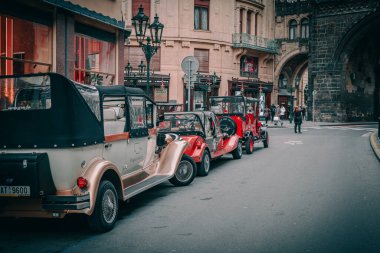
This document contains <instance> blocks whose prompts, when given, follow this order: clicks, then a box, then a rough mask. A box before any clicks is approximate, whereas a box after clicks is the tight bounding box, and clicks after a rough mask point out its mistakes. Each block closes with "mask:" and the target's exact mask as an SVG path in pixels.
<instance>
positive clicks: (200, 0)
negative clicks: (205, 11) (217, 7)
mask: <svg viewBox="0 0 380 253" xmlns="http://www.w3.org/2000/svg"><path fill="white" fill-rule="evenodd" d="M194 6H200V7H207V8H208V7H209V6H210V0H194Z"/></svg>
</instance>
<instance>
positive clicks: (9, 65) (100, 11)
mask: <svg viewBox="0 0 380 253" xmlns="http://www.w3.org/2000/svg"><path fill="white" fill-rule="evenodd" d="M120 7H121V0H115V1H108V0H93V1H86V0H70V1H67V0H66V1H65V0H29V1H21V0H12V1H9V0H2V1H1V2H0V75H12V74H28V73H38V72H57V73H60V74H62V75H65V76H67V77H68V78H70V79H73V80H75V81H78V82H81V83H87V84H116V83H122V82H123V80H124V73H123V72H124V60H123V50H124V38H125V37H126V36H128V35H129V34H130V31H127V30H125V28H124V27H125V24H124V22H123V20H122V13H121V12H120ZM4 92H11V91H4V90H2V91H1V93H0V96H5V95H6V94H5V95H4Z"/></svg>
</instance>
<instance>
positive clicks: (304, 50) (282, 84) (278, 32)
mask: <svg viewBox="0 0 380 253" xmlns="http://www.w3.org/2000/svg"><path fill="white" fill-rule="evenodd" d="M311 7H312V5H311V1H307V0H276V2H275V9H276V18H275V21H276V22H275V38H276V41H277V43H278V45H279V48H280V49H279V51H278V54H277V55H276V58H275V72H274V83H275V85H274V87H275V88H274V90H275V93H276V95H277V96H276V98H275V100H274V101H275V103H276V104H278V105H284V106H285V108H287V116H288V114H289V112H291V111H292V110H293V107H294V106H303V107H305V106H306V103H307V98H308V97H307V90H308V85H307V83H308V69H309V68H308V66H309V42H310V40H309V38H310V23H311V18H312V16H311V11H312V8H311ZM305 90H306V91H305ZM305 94H306V96H305Z"/></svg>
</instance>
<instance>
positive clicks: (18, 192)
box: [0, 185, 30, 197]
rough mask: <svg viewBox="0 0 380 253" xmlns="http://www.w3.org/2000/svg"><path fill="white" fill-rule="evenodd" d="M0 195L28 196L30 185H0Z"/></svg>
mask: <svg viewBox="0 0 380 253" xmlns="http://www.w3.org/2000/svg"><path fill="white" fill-rule="evenodd" d="M0 196H6V197H18V196H30V186H1V185H0Z"/></svg>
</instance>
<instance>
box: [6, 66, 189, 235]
mask: <svg viewBox="0 0 380 253" xmlns="http://www.w3.org/2000/svg"><path fill="white" fill-rule="evenodd" d="M156 111H157V110H156V106H155V104H154V103H153V102H152V101H151V100H150V99H149V98H147V97H146V96H145V95H144V93H143V91H142V90H141V89H135V88H127V87H125V86H121V85H115V86H96V87H94V86H87V85H81V84H78V83H74V82H72V81H70V80H68V79H66V78H65V77H63V76H61V75H58V74H53V73H47V74H31V75H19V76H3V77H0V122H1V124H0V216H1V217H50V218H63V217H64V216H65V215H66V214H69V213H77V214H86V215H87V216H88V221H89V225H90V227H91V228H92V229H94V230H96V231H100V232H104V231H108V230H111V229H112V228H113V227H114V224H115V221H116V219H117V215H118V210H119V202H120V201H125V200H127V199H129V198H131V197H133V196H135V195H136V194H138V193H140V192H143V191H145V190H147V189H149V188H151V187H153V186H155V185H157V184H159V183H162V182H164V181H166V180H169V181H170V182H172V183H173V184H175V185H180V186H183V185H188V184H190V183H191V182H192V181H193V179H194V177H195V175H196V165H195V163H194V161H193V160H192V158H190V157H188V156H186V155H183V152H184V150H185V148H186V146H187V142H185V141H183V140H181V139H180V138H179V137H178V136H176V135H174V134H166V135H162V134H159V135H157V129H156V123H157V122H156V120H157V113H156Z"/></svg>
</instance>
